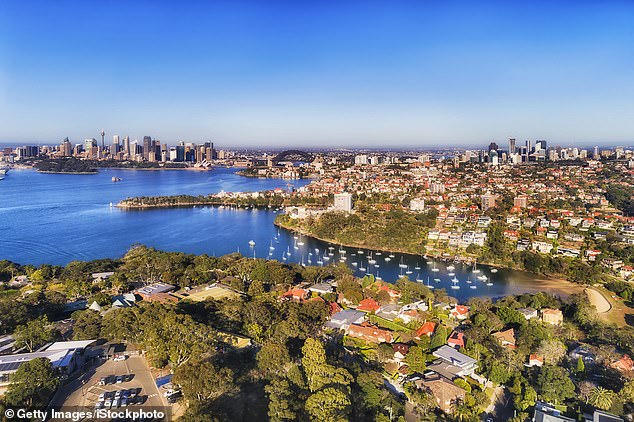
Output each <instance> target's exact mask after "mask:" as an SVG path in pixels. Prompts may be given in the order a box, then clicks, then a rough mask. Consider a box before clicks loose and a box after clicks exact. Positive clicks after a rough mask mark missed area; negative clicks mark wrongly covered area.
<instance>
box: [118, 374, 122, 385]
mask: <svg viewBox="0 0 634 422" xmlns="http://www.w3.org/2000/svg"><path fill="white" fill-rule="evenodd" d="M122 382H123V376H121V375H119V376H118V377H117V384H121V383H122Z"/></svg>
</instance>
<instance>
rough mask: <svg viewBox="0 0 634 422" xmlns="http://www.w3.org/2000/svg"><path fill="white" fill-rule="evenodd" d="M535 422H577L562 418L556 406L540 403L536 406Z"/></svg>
mask: <svg viewBox="0 0 634 422" xmlns="http://www.w3.org/2000/svg"><path fill="white" fill-rule="evenodd" d="M533 422H575V420H574V419H571V418H568V417H566V416H562V415H561V412H560V411H559V410H558V409H557V408H555V406H554V405H552V404H550V403H545V402H540V401H538V402H537V403H536V404H535V413H533Z"/></svg>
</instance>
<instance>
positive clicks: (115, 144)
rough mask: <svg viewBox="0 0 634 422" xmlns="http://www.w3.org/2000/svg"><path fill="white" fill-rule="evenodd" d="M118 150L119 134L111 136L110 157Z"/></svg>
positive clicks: (113, 156) (114, 155)
mask: <svg viewBox="0 0 634 422" xmlns="http://www.w3.org/2000/svg"><path fill="white" fill-rule="evenodd" d="M118 152H119V135H114V136H113V137H112V147H111V148H110V158H115V157H116V155H117V153H118Z"/></svg>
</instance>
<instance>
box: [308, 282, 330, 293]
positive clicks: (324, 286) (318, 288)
mask: <svg viewBox="0 0 634 422" xmlns="http://www.w3.org/2000/svg"><path fill="white" fill-rule="evenodd" d="M308 291H310V292H315V293H317V294H320V295H323V294H326V293H332V292H333V288H332V284H330V283H317V284H313V285H312V286H310V287H309V288H308Z"/></svg>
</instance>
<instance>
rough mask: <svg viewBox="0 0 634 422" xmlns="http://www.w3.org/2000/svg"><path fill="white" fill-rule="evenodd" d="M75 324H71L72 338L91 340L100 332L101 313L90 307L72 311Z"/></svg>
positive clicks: (97, 336)
mask: <svg viewBox="0 0 634 422" xmlns="http://www.w3.org/2000/svg"><path fill="white" fill-rule="evenodd" d="M73 319H74V320H75V324H74V325H73V339H74V340H93V339H97V338H99V335H100V334H101V315H100V314H99V312H97V311H93V310H92V309H86V310H85V311H77V312H74V313H73Z"/></svg>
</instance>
